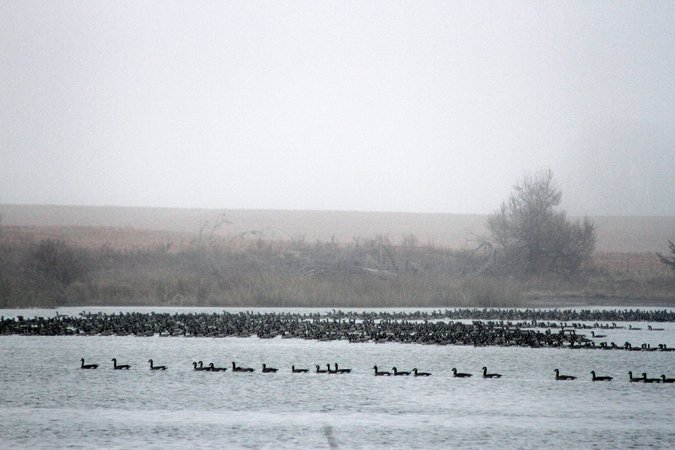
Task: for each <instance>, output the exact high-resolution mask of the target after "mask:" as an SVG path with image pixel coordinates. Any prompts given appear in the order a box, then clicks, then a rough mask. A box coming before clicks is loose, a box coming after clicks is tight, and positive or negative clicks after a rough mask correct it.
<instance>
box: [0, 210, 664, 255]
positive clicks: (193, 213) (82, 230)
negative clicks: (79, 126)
mask: <svg viewBox="0 0 675 450" xmlns="http://www.w3.org/2000/svg"><path fill="white" fill-rule="evenodd" d="M0 216H2V222H1V224H2V225H3V226H10V227H11V226H20V227H40V228H42V227H48V228H47V229H43V230H41V234H42V233H47V234H48V235H51V236H52V237H63V238H68V237H72V238H73V239H75V238H76V240H80V241H82V240H84V241H87V240H89V241H90V242H89V243H90V244H94V243H97V242H101V239H103V240H104V241H108V243H109V244H112V245H115V243H118V244H119V245H121V246H125V245H139V244H141V243H154V242H173V243H175V244H180V242H181V241H182V240H189V239H194V236H195V235H198V234H199V232H200V230H202V234H204V235H208V234H210V233H211V232H212V230H213V226H214V224H216V223H217V221H218V220H219V218H220V217H224V218H225V219H227V222H226V223H223V224H222V225H220V226H219V227H218V228H217V229H216V230H215V231H214V233H215V234H218V235H227V236H231V237H234V236H237V235H240V234H242V233H249V232H256V236H260V237H263V238H264V239H271V240H277V239H279V240H290V239H298V240H300V239H304V240H305V241H308V242H313V241H317V240H320V241H330V240H332V239H335V240H336V241H338V242H353V241H354V239H371V238H373V237H375V236H377V235H385V236H387V237H388V238H389V239H390V240H391V241H392V242H393V243H395V244H396V243H399V242H401V240H402V238H403V236H404V235H407V234H414V235H415V236H416V238H417V240H418V243H419V244H421V245H425V244H433V245H434V246H440V247H448V248H466V247H468V248H471V247H473V246H475V238H476V236H477V235H481V234H484V233H485V227H484V224H485V219H486V216H484V215H460V214H412V213H382V212H349V211H281V210H210V209H172V208H124V207H88V206H41V205H0ZM592 219H593V221H594V222H595V225H596V228H597V234H598V245H597V249H598V250H599V251H601V252H623V253H644V252H667V251H668V247H667V242H668V240H675V217H633V216H630V217H623V216H621V217H618V216H617V217H606V216H602V217H592ZM73 227H75V228H73ZM90 227H92V228H90ZM84 243H86V242H84Z"/></svg>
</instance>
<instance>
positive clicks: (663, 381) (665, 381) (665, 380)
mask: <svg viewBox="0 0 675 450" xmlns="http://www.w3.org/2000/svg"><path fill="white" fill-rule="evenodd" d="M661 383H675V378H666V376H665V375H664V374H661Z"/></svg>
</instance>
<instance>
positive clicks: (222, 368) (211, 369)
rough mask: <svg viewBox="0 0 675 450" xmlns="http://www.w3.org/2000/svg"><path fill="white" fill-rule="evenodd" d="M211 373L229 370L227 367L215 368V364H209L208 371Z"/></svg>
mask: <svg viewBox="0 0 675 450" xmlns="http://www.w3.org/2000/svg"><path fill="white" fill-rule="evenodd" d="M206 370H209V371H211V372H225V371H226V370H227V367H215V366H214V365H213V363H209V367H208V368H207V369H206Z"/></svg>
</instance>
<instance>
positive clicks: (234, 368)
mask: <svg viewBox="0 0 675 450" xmlns="http://www.w3.org/2000/svg"><path fill="white" fill-rule="evenodd" d="M232 372H254V369H252V368H251V367H237V365H236V364H235V363H234V361H232Z"/></svg>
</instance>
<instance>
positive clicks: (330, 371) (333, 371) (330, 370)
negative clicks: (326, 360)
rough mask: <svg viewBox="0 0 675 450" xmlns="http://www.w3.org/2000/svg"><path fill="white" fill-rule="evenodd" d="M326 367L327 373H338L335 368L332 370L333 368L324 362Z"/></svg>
mask: <svg viewBox="0 0 675 450" xmlns="http://www.w3.org/2000/svg"><path fill="white" fill-rule="evenodd" d="M326 367H328V370H327V372H328V373H338V371H337V369H335V370H333V369H331V368H330V364H326Z"/></svg>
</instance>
